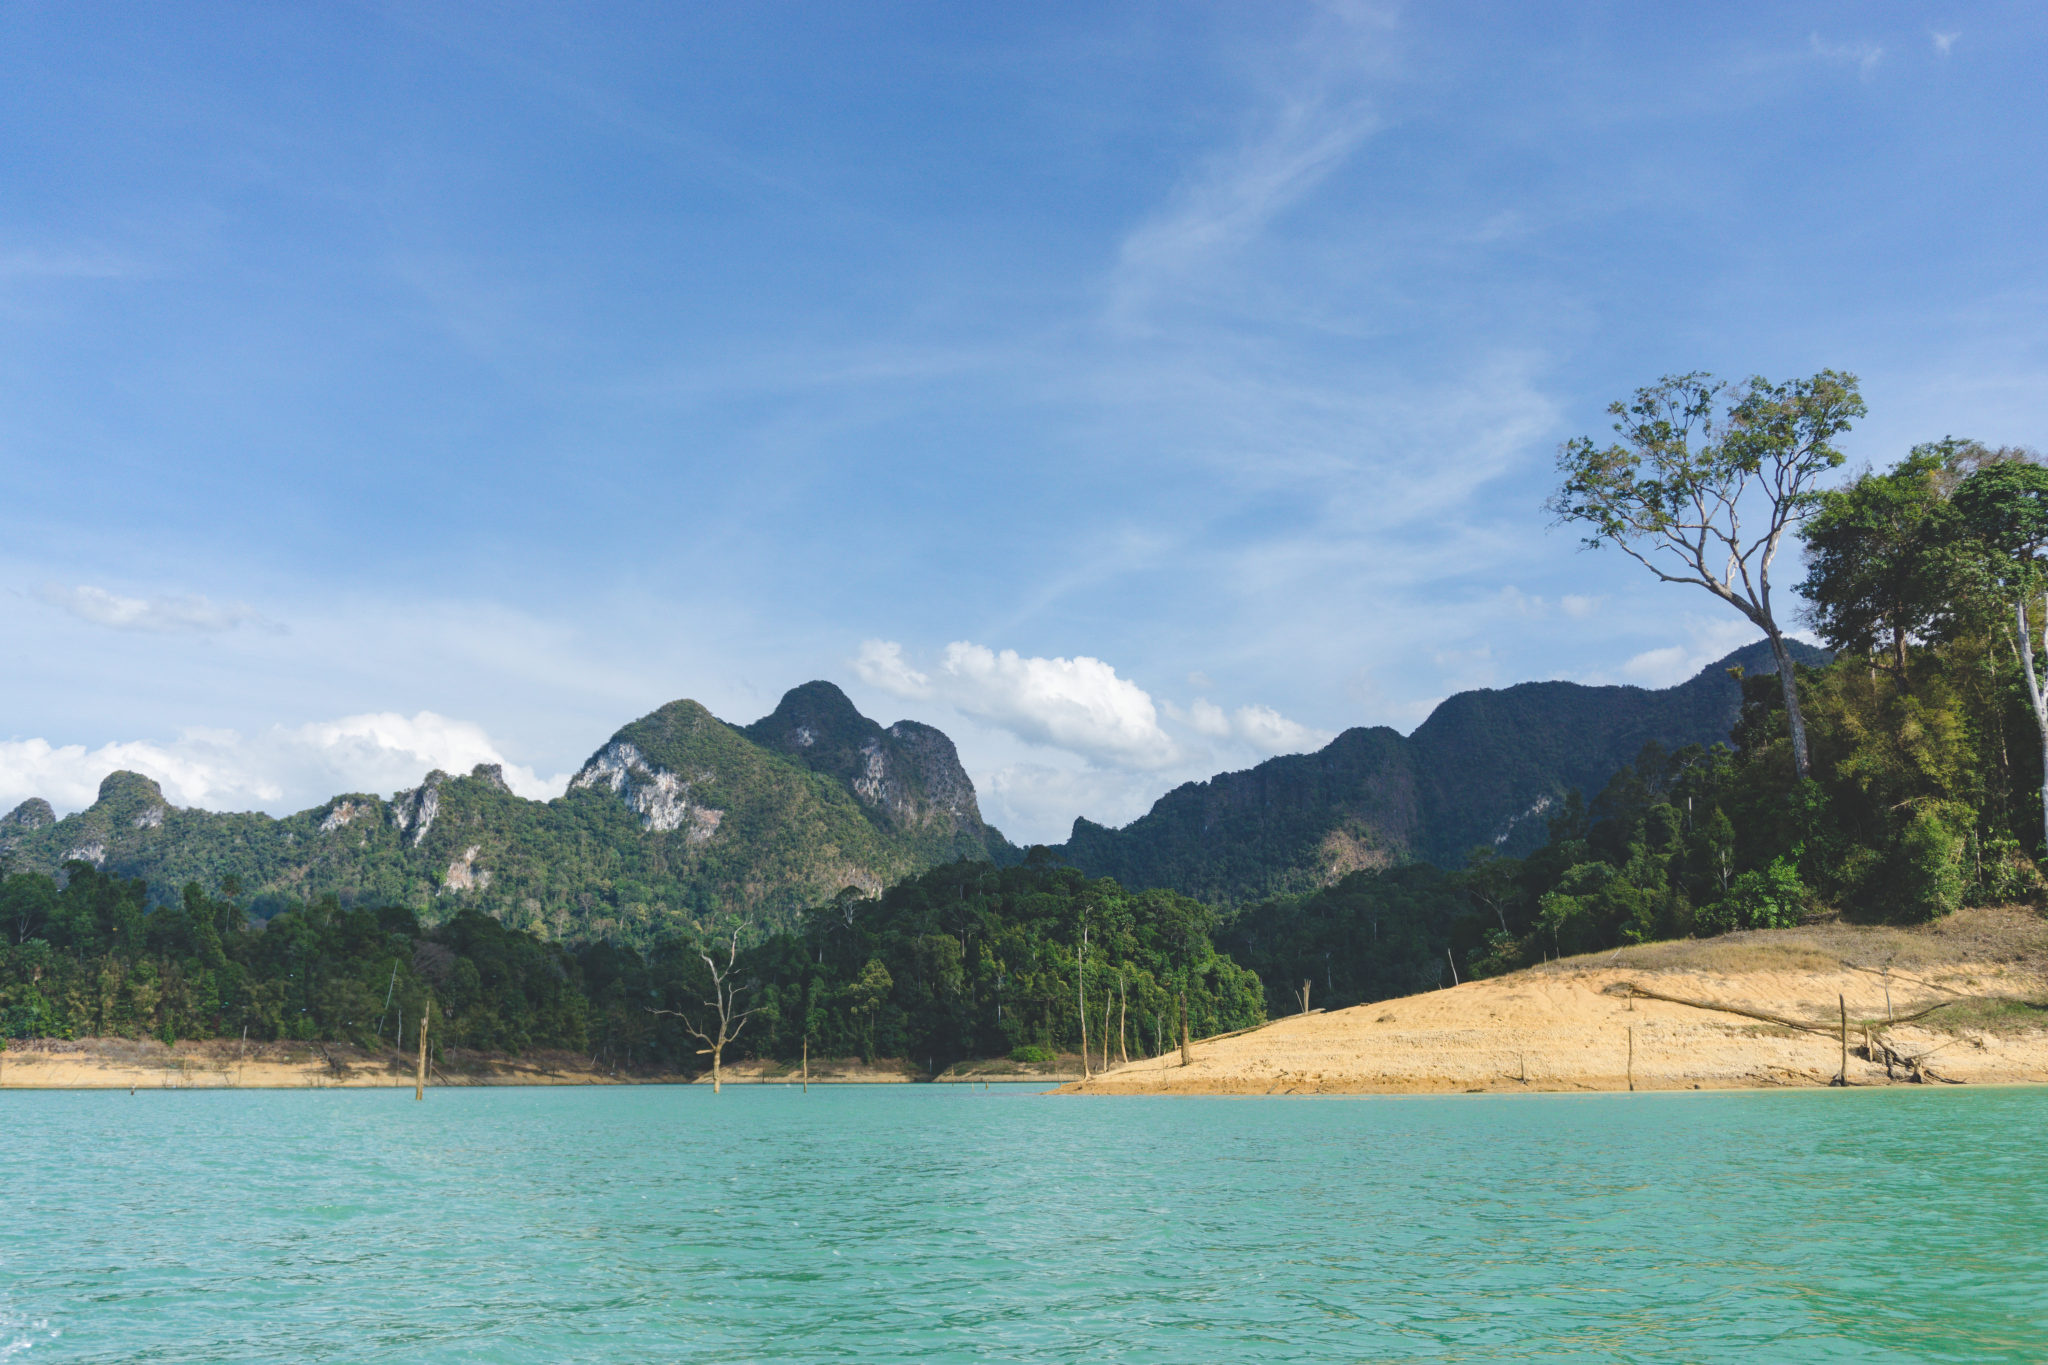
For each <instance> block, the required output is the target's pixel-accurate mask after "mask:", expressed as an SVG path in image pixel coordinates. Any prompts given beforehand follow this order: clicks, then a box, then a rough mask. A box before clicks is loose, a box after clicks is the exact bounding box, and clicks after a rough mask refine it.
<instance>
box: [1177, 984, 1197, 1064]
mask: <svg viewBox="0 0 2048 1365" xmlns="http://www.w3.org/2000/svg"><path fill="white" fill-rule="evenodd" d="M1194 1060H1195V1053H1194V1049H1193V1048H1192V1047H1190V1046H1189V1045H1188V993H1187V992H1186V991H1182V992H1181V993H1180V1064H1181V1065H1182V1066H1190V1065H1192V1064H1193V1063H1194Z"/></svg>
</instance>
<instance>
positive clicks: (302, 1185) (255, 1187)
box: [0, 1086, 2048, 1365]
mask: <svg viewBox="0 0 2048 1365" xmlns="http://www.w3.org/2000/svg"><path fill="white" fill-rule="evenodd" d="M2044 1158H2048V1091H2042V1090H1982V1091H1958V1090H1948V1089H1944V1090H1940V1091H1920V1090H1911V1091H1887V1092H1848V1093H1840V1092H1835V1093H1830V1092H1825V1091H1811V1092H1797V1093H1779V1094H1684V1095H1589V1096H1572V1097H1561V1096H1469V1097H1468V1096H1456V1097H1444V1098H1371V1097H1359V1098H1319V1099H1276V1100H1243V1099H1215V1100H1199V1099H1177V1100H1176V1099H1115V1100H1110V1099H1084V1100H1077V1099H1064V1098H1044V1097H1041V1096H1038V1095H1036V1094H1034V1093H1032V1092H1031V1091H1030V1090H1028V1089H1022V1088H1013V1089H1001V1090H994V1091H989V1092H982V1091H979V1090H969V1089H965V1088H954V1087H941V1086H888V1087H853V1086H849V1087H832V1088H826V1087H820V1088H818V1089H814V1090H813V1091H812V1092H811V1093H810V1094H809V1095H808V1096H806V1095H803V1094H801V1093H799V1092H797V1091H794V1090H789V1089H781V1088H734V1089H730V1090H727V1091H726V1092H725V1093H724V1094H723V1095H719V1096H715V1097H714V1096H713V1095H711V1094H710V1093H709V1092H708V1091H707V1090H705V1089H704V1088H702V1087H698V1088H689V1089H681V1088H677V1089H670V1088H645V1089H598V1090H584V1089H562V1090H442V1091H437V1092H431V1093H430V1094H429V1095H428V1102H427V1103H425V1104H415V1103H414V1102H413V1099H412V1094H411V1092H410V1091H401V1090H390V1091H353V1092H337V1091H269V1092H248V1091H243V1092H211V1093H209V1092H194V1091H159V1092H150V1091H145V1092H142V1093H140V1094H136V1095H134V1096H130V1095H129V1094H128V1093H127V1092H125V1091H117V1092H113V1093H81V1092H18V1091H17V1092H9V1093H0V1191H4V1198H5V1203H4V1206H0V1360H5V1361H8V1362H11V1365H30V1362H42V1361H155V1362H175V1361H209V1362H210V1361H242V1360H247V1361H547V1362H557V1361H622V1362H623V1361H718V1362H737V1361H828V1360H830V1361H855V1360H857V1361H862V1362H873V1361H951V1360H963V1361H964V1360H1023V1361H1063V1362H1065V1361H1080V1360H1086V1361H1161V1362H1187V1361H1281V1360H1285V1361H1361V1360H1406V1359H1426V1360H1452V1361H1455V1360H1489V1361H1490V1360H1518V1361H1519V1360H1673V1361H1677V1360H1684V1361H1722V1360H1727V1361H1734V1360H1742V1361H1759V1360H1782V1361H1819V1360H1856V1361H1884V1360H2027V1359H2032V1360H2039V1359H2043V1358H2044V1357H2048V1175H2044Z"/></svg>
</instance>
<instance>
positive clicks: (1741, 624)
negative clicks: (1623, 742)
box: [1621, 617, 1757, 687]
mask: <svg viewBox="0 0 2048 1365" xmlns="http://www.w3.org/2000/svg"><path fill="white" fill-rule="evenodd" d="M1690 625H1691V632H1690V634H1691V638H1690V639H1688V640H1686V641H1685V642H1683V643H1681V644H1673V645H1665V646H1664V647H1663V648H1661V649H1646V650H1644V651H1643V652H1642V653H1640V654H1638V655H1636V656H1635V657H1633V658H1631V659H1630V660H1629V661H1628V662H1627V663H1625V664H1623V665H1622V666H1621V675H1622V677H1624V678H1626V679H1627V680H1628V681H1629V682H1632V683H1637V684H1639V685H1641V686H1643V687H1672V686H1675V685H1676V684H1678V683H1682V682H1684V681H1685V680H1686V679H1688V678H1690V677H1692V676H1693V675H1694V674H1696V673H1698V672H1699V671H1700V670H1701V669H1703V668H1705V667H1706V666H1707V665H1708V664H1710V663H1713V662H1714V661H1715V660H1716V659H1719V658H1722V657H1724V656H1726V655H1728V654H1729V653H1731V652H1733V651H1735V650H1738V649H1740V648H1742V647H1743V646H1744V645H1746V644H1749V643H1750V642H1751V641H1753V640H1755V639H1757V630H1756V627H1755V626H1752V625H1751V624H1749V622H1747V621H1744V620H1742V619H1741V618H1740V617H1732V618H1729V619H1727V620H1718V619H1717V620H1711V621H1707V620H1695V621H1693V622H1691V623H1690Z"/></svg>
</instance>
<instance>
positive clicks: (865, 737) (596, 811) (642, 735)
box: [0, 682, 1012, 944]
mask: <svg viewBox="0 0 2048 1365" xmlns="http://www.w3.org/2000/svg"><path fill="white" fill-rule="evenodd" d="M0 851H5V852H7V853H8V854H10V855H11V857H12V858H13V860H14V863H15V865H16V866H17V867H18V868H21V869H23V870H33V871H45V872H55V871H56V870H57V869H58V868H59V867H60V866H61V865H62V864H63V863H64V862H66V861H69V860H71V859H73V858H81V859H83V860H85V861H86V862H90V863H93V864H95V865H96V866H99V867H101V868H102V869H104V870H106V871H109V872H114V873H118V874H120V875H122V876H127V877H141V878H145V879H147V880H148V882H149V883H150V886H151V890H152V894H153V895H155V896H157V897H158V898H164V897H168V896H170V895H173V894H175V893H176V891H177V889H178V888H179V887H180V886H182V885H183V884H184V883H185V882H187V881H198V882H200V883H202V884H203V885H205V886H207V887H209V888H211V887H213V886H215V885H217V884H218V883H219V882H220V880H221V879H222V878H224V877H227V876H229V875H232V876H234V877H236V878H238V879H239V881H240V883H241V886H242V888H243V891H244V893H245V894H249V895H252V896H253V897H254V898H255V906H256V909H257V911H258V913H259V914H262V913H265V912H267V911H268V910H270V909H273V908H276V907H279V906H281V905H282V904H283V903H284V902H286V901H287V900H291V899H302V898H306V897H310V896H317V895H323V894H327V893H333V894H335V895H337V896H339V897H340V898H341V899H342V901H343V902H344V903H346V904H353V903H395V904H401V905H407V906H411V907H413V908H414V909H416V910H419V911H420V912H421V913H422V914H423V916H424V917H426V918H427V919H429V920H430V921H431V920H438V919H441V918H445V917H446V916H448V915H452V914H453V913H454V912H455V910H457V909H459V908H465V907H470V908H476V909H480V910H484V911H487V912H488V913H490V914H492V915H494V916H496V917H497V918H499V919H500V920H502V921H504V922H505V923H506V924H508V925H511V926H512V927H514V928H520V929H528V930H531V931H533V932H536V933H539V934H542V935H544V936H547V937H551V938H568V939H589V938H611V939H616V940H619V941H621V942H626V943H635V944H646V943H649V942H652V941H654V940H656V939H658V938H660V937H661V936H663V935H664V934H665V933H668V932H672V931H674V930H678V929H684V928H692V927H700V926H705V925H708V924H711V923H713V922H716V921H719V920H721V919H722V918H723V917H724V916H725V915H726V914H727V913H728V912H730V911H738V912H739V913H740V914H742V915H743V916H744V917H745V918H746V919H747V920H748V921H749V922H751V923H753V924H756V925H759V926H762V927H782V926H786V925H788V924H790V923H793V921H794V918H795V915H796V912H798V911H800V910H802V909H803V908H804V907H805V906H809V905H816V904H818V903H820V902H822V901H824V900H827V899H829V898H830V897H831V896H832V895H833V894H834V893H836V892H837V891H839V890H840V889H841V888H843V887H846V886H858V887H860V888H862V889H863V890H866V891H869V892H878V891H880V890H881V889H882V888H883V887H885V886H888V885H890V884H892V883H894V882H897V881H899V880H901V879H902V878H904V877H907V876H909V875H911V874H913V873H916V872H920V871H923V870H925V869H926V868H929V867H934V866H938V865H940V864H944V863H950V862H953V861H955V860H957V859H959V858H962V857H966V858H979V859H986V858H989V857H990V856H991V855H992V854H993V855H1011V854H1012V850H1011V849H1010V846H1009V844H1008V842H1007V841H1006V840H1004V839H1003V837H1002V835H1001V834H1000V833H999V832H998V831H996V830H995V829H993V828H991V827H990V826H989V825H987V824H986V823H984V822H983V820H982V818H981V811H980V808H979V806H978V805H977V803H976V800H975V793H974V784H973V782H972V781H971V780H970V779H969V778H968V776H967V773H966V771H965V770H964V769H962V768H961V766H960V759H959V756H958V754H957V753H956V752H955V751H954V748H953V742H952V741H951V740H950V739H948V738H947V737H946V736H945V735H944V734H943V733H941V732H940V731H938V730H935V729H932V728H931V727H930V726H927V725H920V724H918V723H916V722H914V721H902V722H899V723H897V724H896V725H893V726H890V727H888V728H887V729H884V728H883V727H881V726H880V725H877V724H876V723H875V722H873V721H871V720H869V719H868V718H867V717H865V716H863V715H861V714H860V712H859V711H857V710H855V709H854V706H853V703H852V702H850V701H848V700H847V698H846V696H845V694H844V693H842V692H840V690H839V689H838V688H836V687H834V686H833V685H832V684H830V683H825V682H814V683H807V684H805V685H804V686H802V687H799V688H796V689H795V690H793V691H791V692H790V693H789V694H788V695H786V696H785V697H784V698H783V699H782V703H781V705H779V706H778V707H777V708H776V709H775V711H774V712H772V713H771V714H770V715H768V716H766V717H764V718H763V719H761V720H759V721H757V722H755V723H754V724H752V725H749V726H743V727H742V726H733V725H728V724H726V723H725V722H724V721H721V720H719V719H718V718H717V717H715V716H713V715H712V714H711V713H710V712H709V711H707V710H705V709H704V708H703V707H702V706H700V705H698V704H697V703H696V702H693V701H677V702H671V703H669V704H668V705H667V706H664V707H662V708H661V709H660V710H658V711H655V712H653V713H652V714H650V715H647V716H643V717H641V718H640V719H639V720H636V721H634V722H633V723H632V724H630V725H627V726H625V727H624V728H623V729H621V730H620V731H619V732H618V733H617V734H615V735H613V736H612V737H611V739H610V740H608V741H607V742H606V743H605V744H604V745H603V746H602V747H601V748H599V749H598V750H597V752H596V753H594V754H592V755H591V757H590V760H589V761H588V762H587V763H585V764H584V765H583V767H582V768H581V770H579V771H578V772H577V774H576V776H575V777H574V778H573V779H572V780H571V781H570V783H569V789H568V791H567V792H565V793H564V794H563V795H562V796H560V797H558V798H556V799H555V800H552V801H529V800H526V799H524V798H522V797H519V796H517V795H515V794H513V792H512V791H511V790H510V789H509V788H508V787H507V786H506V785H505V781H504V777H503V775H502V773H501V772H500V771H499V770H498V769H497V768H496V767H494V766H479V767H477V768H476V769H474V770H473V771H471V772H470V773H468V774H466V775H463V776H451V775H450V774H448V773H444V772H439V771H436V772H432V773H429V774H427V777H426V780H425V781H424V782H422V783H421V784H420V785H419V786H417V787H414V788H412V789H410V790H407V791H402V792H399V793H397V794H395V795H394V796H392V797H391V798H390V799H389V800H385V799H383V798H381V797H377V796H373V795H368V794H364V793H360V792H356V793H350V794H347V795H344V796H337V797H335V798H333V799H332V800H329V801H327V802H326V803H324V804H323V805H320V806H318V807H315V808H314V809H312V810H308V811H301V812H300V813H298V814H296V815H291V816H287V817H285V818H283V819H274V818H272V817H270V816H268V815H262V814H217V813H214V812H211V811H203V810H184V809H179V808H178V807H175V806H173V805H171V804H170V802H168V801H166V800H165V799H164V795H163V792H162V790H161V789H159V788H158V786H157V785H156V783H154V782H152V781H151V780H150V779H149V778H147V777H143V776H141V775H140V774H137V773H130V772H117V773H113V774H110V775H109V776H108V777H107V779H106V780H105V781H104V782H102V783H101V784H100V790H99V797H98V799H97V800H96V801H94V803H93V804H92V806H91V807H89V808H88V809H86V810H84V811H81V812H79V813H78V814H76V815H71V816H67V817H66V818H64V819H62V820H59V819H57V818H56V817H55V812H54V811H52V810H51V808H50V806H49V804H48V803H47V802H44V801H41V800H30V801H26V802H24V803H22V805H20V806H19V807H17V808H16V809H15V810H14V811H13V812H12V813H11V814H9V815H7V816H6V817H4V818H0ZM1006 860H1007V858H1006Z"/></svg>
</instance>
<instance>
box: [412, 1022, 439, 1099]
mask: <svg viewBox="0 0 2048 1365" xmlns="http://www.w3.org/2000/svg"><path fill="white" fill-rule="evenodd" d="M433 1017H434V1002H433V1001H432V1000H428V1001H427V1004H426V1008H424V1009H422V1010H421V1011H420V1066H419V1070H418V1071H417V1072H416V1073H414V1075H413V1081H412V1097H413V1098H414V1099H416V1100H423V1099H425V1098H426V1097H427V1022H428V1021H429V1020H431V1019H432V1018H433Z"/></svg>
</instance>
